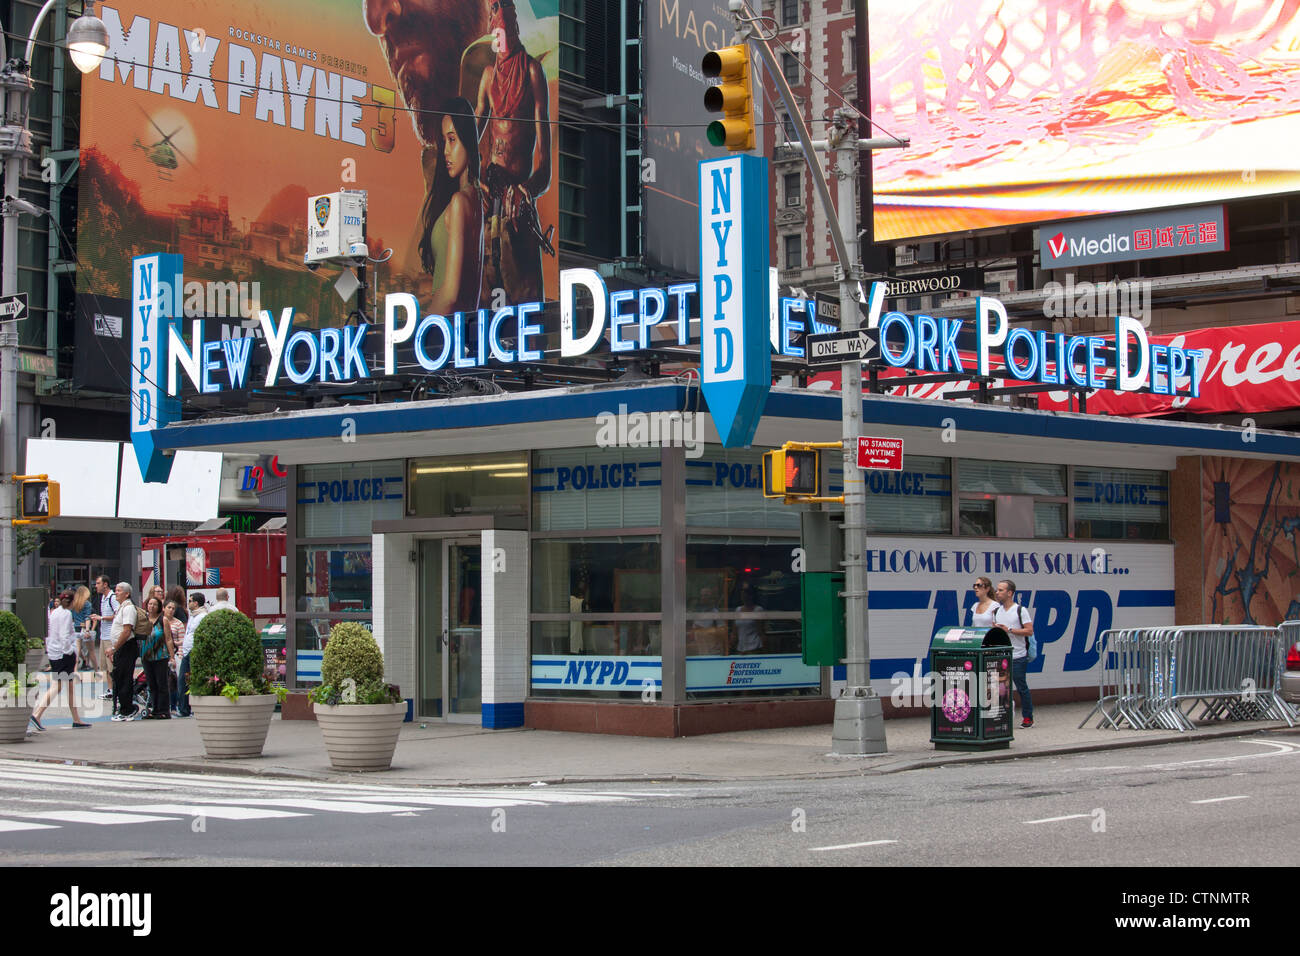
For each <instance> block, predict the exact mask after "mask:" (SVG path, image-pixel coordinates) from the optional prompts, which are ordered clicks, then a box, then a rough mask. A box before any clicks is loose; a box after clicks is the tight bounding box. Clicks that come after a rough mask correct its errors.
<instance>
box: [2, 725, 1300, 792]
mask: <svg viewBox="0 0 1300 956" xmlns="http://www.w3.org/2000/svg"><path fill="white" fill-rule="evenodd" d="M1287 730H1290V731H1292V732H1293V733H1300V729H1298V728H1291V727H1287V726H1286V725H1285V724H1284V723H1283V722H1281V721H1277V722H1271V723H1266V724H1264V725H1262V726H1254V727H1241V728H1238V727H1216V728H1207V729H1204V730H1198V731H1197V732H1196V733H1195V735H1194V736H1188V735H1172V734H1162V735H1161V736H1160V737H1152V738H1133V739H1128V740H1116V741H1113V742H1112V741H1106V742H1100V743H1090V744H1075V745H1061V746H1049V747H1045V748H1043V749H1036V750H1024V751H1013V750H997V751H989V752H986V753H972V754H966V753H957V754H951V755H949V754H939V753H933V754H930V755H929V756H927V757H925V758H924V759H915V758H907V757H902V758H900V757H899V756H898V755H895V754H890V753H884V754H874V755H870V756H861V757H858V756H849V757H843V758H840V759H844V760H862V761H879V760H887V759H888V758H890V757H894V758H895V759H902V760H904V761H905V762H903V763H901V764H897V765H891V764H888V763H886V764H884V765H880V764H877V765H875V766H872V765H870V764H865V763H864V764H862V765H859V766H855V767H851V768H845V769H843V770H811V771H804V772H797V773H784V774H783V773H773V774H765V775H761V776H753V777H732V776H717V775H705V774H691V773H667V774H644V775H640V774H638V775H632V774H622V775H618V774H614V775H608V776H580V775H559V776H554V777H542V778H532V779H528V778H504V779H499V780H437V781H427V782H413V781H410V780H385V778H384V775H383V774H378V773H339V772H337V771H329V770H299V769H294V768H290V767H280V766H269V767H265V768H263V767H250V766H240V765H235V764H227V763H226V762H225V761H221V760H206V759H199V760H185V759H182V760H165V759H164V760H130V761H128V760H85V759H75V758H67V757H53V756H48V755H41V756H34V755H33V756H27V755H22V754H10V753H3V752H0V759H6V760H24V761H28V762H31V763H47V764H58V765H62V766H76V767H100V768H103V769H107V770H128V771H143V772H154V773H189V774H195V775H196V776H231V777H247V778H250V779H268V780H298V781H310V782H314V783H336V784H360V783H373V784H374V785H376V786H383V787H395V788H409V789H445V788H459V789H474V788H488V787H491V788H496V787H528V786H530V785H531V784H534V783H543V784H546V785H547V786H561V785H591V784H655V783H747V782H751V781H761V780H778V781H780V780H788V781H795V780H829V779H838V778H847V777H870V776H888V775H890V774H896V773H905V772H907V771H912V770H932V769H935V768H937V767H946V766H951V765H954V764H958V765H961V764H974V763H989V762H995V761H996V762H1005V761H1008V760H1024V759H1031V758H1035V757H1057V756H1066V755H1070V754H1079V753H1097V752H1104V751H1109V750H1130V749H1133V748H1136V747H1157V746H1161V745H1163V744H1171V743H1188V744H1194V743H1201V742H1204V741H1210V740H1221V739H1226V738H1232V737H1246V736H1250V735H1252V734H1257V733H1276V732H1279V731H1287ZM398 769H399V770H400V769H401V768H400V767H399V768H398Z"/></svg>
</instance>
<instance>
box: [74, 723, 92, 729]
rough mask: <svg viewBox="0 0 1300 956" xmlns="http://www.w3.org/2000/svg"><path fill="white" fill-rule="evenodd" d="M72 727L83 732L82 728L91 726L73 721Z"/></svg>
mask: <svg viewBox="0 0 1300 956" xmlns="http://www.w3.org/2000/svg"><path fill="white" fill-rule="evenodd" d="M72 726H73V728H74V729H76V730H81V729H82V728H85V727H89V726H90V724H83V723H79V722H78V721H73V722H72Z"/></svg>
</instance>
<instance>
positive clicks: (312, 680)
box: [292, 617, 370, 687]
mask: <svg viewBox="0 0 1300 956" xmlns="http://www.w3.org/2000/svg"><path fill="white" fill-rule="evenodd" d="M339 623H341V619H339V618H333V619H331V618H325V617H321V618H301V617H300V618H298V623H297V626H296V627H295V629H294V676H293V681H292V686H294V687H314V686H316V685H317V684H319V683H320V682H321V676H320V670H321V660H322V656H323V654H324V652H325V645H326V644H328V643H329V639H330V630H331V629H332V628H333V627H334V625H335V624H339ZM362 625H363V626H364V627H366V628H367V629H369V628H370V622H368V621H363V622H362Z"/></svg>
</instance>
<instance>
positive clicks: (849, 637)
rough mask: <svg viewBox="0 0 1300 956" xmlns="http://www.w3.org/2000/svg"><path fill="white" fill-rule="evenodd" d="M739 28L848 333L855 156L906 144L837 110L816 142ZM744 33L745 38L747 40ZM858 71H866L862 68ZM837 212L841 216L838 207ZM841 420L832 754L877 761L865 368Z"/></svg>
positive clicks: (846, 385)
mask: <svg viewBox="0 0 1300 956" xmlns="http://www.w3.org/2000/svg"><path fill="white" fill-rule="evenodd" d="M729 6H730V9H731V11H732V13H733V15H734V16H735V20H736V28H737V30H738V31H739V32H740V33H741V34H742V36H745V39H746V40H747V42H749V43H751V44H753V46H754V49H755V50H756V51H757V52H758V54H759V56H760V57H761V58H762V60H763V62H764V63H765V64H766V66H767V72H768V75H769V76H770V77H771V78H772V81H773V83H775V84H776V88H777V91H778V92H779V93H780V94H781V100H782V101H783V103H784V104H785V109H786V113H787V115H788V116H789V117H790V120H791V124H792V125H793V126H794V128H795V131H796V133H797V134H798V136H799V145H800V146H801V147H802V148H803V154H804V161H805V163H806V164H807V166H808V173H809V175H810V176H811V177H812V181H813V186H814V187H815V188H816V191H817V196H818V198H819V199H820V200H821V204H822V209H823V211H824V212H825V214H826V222H827V228H828V231H829V232H830V239H831V244H832V246H834V248H835V255H836V259H837V260H838V262H839V264H838V267H837V270H836V271H837V278H838V280H839V292H840V323H841V324H840V328H841V330H842V331H845V332H852V331H857V330H858V329H859V328H861V324H862V323H861V318H860V317H859V313H858V299H857V295H856V292H855V290H856V287H857V284H858V282H859V281H860V280H861V279H862V277H863V272H862V266H861V264H860V261H859V256H858V215H857V203H856V201H855V199H854V195H853V188H854V183H855V182H856V179H857V170H858V151H859V150H860V149H867V150H870V149H897V148H900V147H904V146H909V145H911V143H910V141H909V140H908V139H907V138H906V137H902V138H898V139H895V138H893V137H889V138H882V139H859V138H858V123H857V111H856V110H852V109H839V110H836V112H835V116H834V119H833V120H832V122H831V125H830V128H829V129H828V131H827V138H826V139H825V140H814V139H813V138H812V136H811V135H810V134H809V132H808V126H807V124H806V123H805V122H804V120H803V115H802V113H801V112H800V110H799V103H798V101H797V100H796V99H795V97H794V94H793V92H791V90H790V84H789V83H787V82H786V79H785V74H784V72H783V71H782V70H781V68H780V67H779V65H778V64H777V61H776V56H775V54H773V52H772V48H771V46H770V45H769V39H770V38H768V37H765V36H764V35H763V34H762V32H761V31H759V30H753V29H751V26H752V25H753V24H754V23H755V22H756V21H757V20H759V19H760V18H759V17H758V16H757V14H755V12H754V11H753V10H751V9H750V8H749V6H748V5H747V4H746V3H745V0H729ZM746 34H747V36H746ZM860 69H867V63H866V62H862V63H861V65H860ZM818 149H828V150H832V151H834V155H835V163H834V166H833V167H832V169H833V171H834V173H835V176H836V179H837V185H838V196H837V198H838V203H834V204H833V203H832V202H831V195H830V189H829V187H828V186H827V183H826V176H825V175H824V173H823V172H822V168H821V165H820V163H819V162H818V159H817V153H816V151H817V150H818ZM837 206H838V214H837V208H836V207H837ZM840 399H841V402H842V410H841V420H842V435H843V445H844V448H843V455H844V594H843V597H844V616H845V621H844V625H845V627H844V637H845V654H846V657H845V658H844V663H845V665H846V676H847V686H846V687H845V689H844V693H843V694H842V695H841V696H840V697H838V698H836V700H835V723H834V727H833V729H832V731H831V744H832V749H833V751H834V752H835V753H837V754H879V753H884V752H885V751H886V749H887V747H886V744H885V715H884V709H883V707H882V706H881V701H880V698H879V697H878V696H877V695H876V693H875V691H874V690H872V687H871V647H870V641H869V635H868V633H867V570H866V562H865V560H864V557H865V556H864V554H863V552H864V551H865V549H866V514H865V512H866V501H865V497H864V491H865V486H864V484H863V481H862V478H861V471H860V469H859V468H858V459H857V454H858V437H859V435H861V433H862V363H861V361H860V360H859V359H856V358H855V359H853V360H852V361H849V362H845V363H844V364H843V365H842V366H841V372H840Z"/></svg>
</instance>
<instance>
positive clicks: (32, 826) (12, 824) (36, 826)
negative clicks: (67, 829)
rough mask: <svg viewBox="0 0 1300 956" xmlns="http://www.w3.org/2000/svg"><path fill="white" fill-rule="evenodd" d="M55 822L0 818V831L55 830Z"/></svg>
mask: <svg viewBox="0 0 1300 956" xmlns="http://www.w3.org/2000/svg"><path fill="white" fill-rule="evenodd" d="M57 829H59V825H58V824H57V823H23V822H22V821H20V820H0V833H12V832H14V831H15V830H57Z"/></svg>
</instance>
